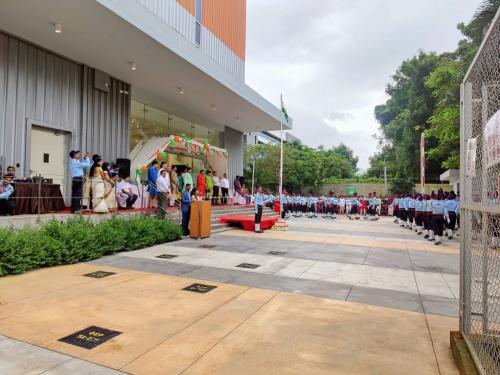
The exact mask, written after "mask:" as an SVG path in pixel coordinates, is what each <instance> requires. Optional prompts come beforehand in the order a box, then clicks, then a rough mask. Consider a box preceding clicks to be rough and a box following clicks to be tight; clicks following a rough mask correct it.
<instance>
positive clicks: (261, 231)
mask: <svg viewBox="0 0 500 375" xmlns="http://www.w3.org/2000/svg"><path fill="white" fill-rule="evenodd" d="M255 233H264V231H263V230H256V231H255Z"/></svg>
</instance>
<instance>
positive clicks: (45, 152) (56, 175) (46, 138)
mask: <svg viewBox="0 0 500 375" xmlns="http://www.w3.org/2000/svg"><path fill="white" fill-rule="evenodd" d="M65 154H66V136H65V134H64V133H61V132H60V131H54V130H50V129H44V128H38V127H34V126H33V127H32V128H31V163H30V175H37V176H38V175H41V176H43V177H45V178H50V179H52V180H53V182H54V184H59V185H60V186H61V192H62V194H63V196H65V195H64V180H65V179H64V174H65V171H66V157H65Z"/></svg>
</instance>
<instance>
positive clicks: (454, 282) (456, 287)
mask: <svg viewBox="0 0 500 375" xmlns="http://www.w3.org/2000/svg"><path fill="white" fill-rule="evenodd" d="M441 276H442V278H443V279H444V281H445V282H446V284H447V285H448V287H449V288H450V289H451V291H452V293H453V295H454V296H455V298H460V275H448V274H445V273H443V274H441Z"/></svg>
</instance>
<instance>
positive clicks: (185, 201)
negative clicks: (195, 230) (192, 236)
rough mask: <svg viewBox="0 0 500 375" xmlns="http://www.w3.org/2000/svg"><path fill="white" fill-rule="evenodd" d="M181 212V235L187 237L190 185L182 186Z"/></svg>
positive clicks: (189, 213) (189, 212)
mask: <svg viewBox="0 0 500 375" xmlns="http://www.w3.org/2000/svg"><path fill="white" fill-rule="evenodd" d="M181 212H182V233H183V234H184V235H185V236H189V219H190V217H191V184H186V185H184V191H183V192H182V194H181Z"/></svg>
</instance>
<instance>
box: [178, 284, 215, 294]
mask: <svg viewBox="0 0 500 375" xmlns="http://www.w3.org/2000/svg"><path fill="white" fill-rule="evenodd" d="M215 288H217V286H216V285H206V284H198V283H196V284H192V285H189V286H187V287H185V288H184V289H182V290H187V291H189V292H194V293H208V292H210V291H211V290H213V289H215Z"/></svg>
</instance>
